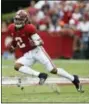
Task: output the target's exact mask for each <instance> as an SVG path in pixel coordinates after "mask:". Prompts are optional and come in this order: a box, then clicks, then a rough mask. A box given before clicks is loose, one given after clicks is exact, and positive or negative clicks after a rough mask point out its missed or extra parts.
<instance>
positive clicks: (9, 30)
mask: <svg viewBox="0 0 89 104" xmlns="http://www.w3.org/2000/svg"><path fill="white" fill-rule="evenodd" d="M12 33H13V24H10V25H9V26H8V36H9V37H11V38H12V42H11V46H13V47H16V42H15V40H14V37H13V34H12Z"/></svg>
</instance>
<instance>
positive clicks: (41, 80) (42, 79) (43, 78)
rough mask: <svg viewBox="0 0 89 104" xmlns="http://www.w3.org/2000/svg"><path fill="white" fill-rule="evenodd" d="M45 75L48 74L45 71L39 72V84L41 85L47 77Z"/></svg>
mask: <svg viewBox="0 0 89 104" xmlns="http://www.w3.org/2000/svg"><path fill="white" fill-rule="evenodd" d="M47 77H48V75H47V74H46V73H40V74H39V78H40V81H39V84H40V85H43V84H44V82H45V80H46V79H47Z"/></svg>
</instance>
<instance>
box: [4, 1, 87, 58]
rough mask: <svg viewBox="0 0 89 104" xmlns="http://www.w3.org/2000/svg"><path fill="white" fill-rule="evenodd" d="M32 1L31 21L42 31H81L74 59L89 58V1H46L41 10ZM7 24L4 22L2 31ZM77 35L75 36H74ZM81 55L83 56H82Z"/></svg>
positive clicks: (29, 11)
mask: <svg viewBox="0 0 89 104" xmlns="http://www.w3.org/2000/svg"><path fill="white" fill-rule="evenodd" d="M35 4H36V2H35V0H32V1H31V3H30V5H29V7H28V9H27V12H28V14H29V17H30V21H31V22H32V23H33V24H34V25H35V26H37V28H38V29H39V30H40V31H49V32H54V31H56V32H59V31H61V30H64V29H65V30H66V29H67V30H68V29H70V30H72V31H76V30H79V31H80V32H81V33H82V35H81V36H80V37H79V36H77V35H76V36H74V48H73V49H74V53H75V54H74V56H73V57H74V58H79V56H81V58H84V59H85V58H87V57H89V1H88V0H78V1H77V0H76V1H73V0H70V1H68V0H62V1H59V0H57V1H56V0H55V1H48V0H45V1H44V4H43V5H42V6H41V8H36V7H35ZM6 26H7V24H6V23H5V22H2V31H6V29H7V28H6ZM74 35H75V34H74ZM80 54H81V55H80Z"/></svg>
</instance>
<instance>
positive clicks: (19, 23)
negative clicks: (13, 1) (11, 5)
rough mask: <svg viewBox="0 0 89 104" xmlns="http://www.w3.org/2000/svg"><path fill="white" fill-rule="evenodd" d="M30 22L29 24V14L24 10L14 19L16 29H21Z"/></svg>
mask: <svg viewBox="0 0 89 104" xmlns="http://www.w3.org/2000/svg"><path fill="white" fill-rule="evenodd" d="M28 22H29V16H28V13H27V12H26V11H24V10H19V11H17V13H16V15H15V18H14V23H15V26H16V28H21V27H23V26H24V25H25V24H26V23H28Z"/></svg>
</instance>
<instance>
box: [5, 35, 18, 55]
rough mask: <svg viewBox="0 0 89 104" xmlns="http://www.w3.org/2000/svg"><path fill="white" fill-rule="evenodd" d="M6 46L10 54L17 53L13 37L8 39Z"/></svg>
mask: <svg viewBox="0 0 89 104" xmlns="http://www.w3.org/2000/svg"><path fill="white" fill-rule="evenodd" d="M5 46H6V48H7V49H8V51H9V52H10V53H13V52H14V51H15V48H16V44H15V41H14V40H13V38H12V37H11V36H8V37H6V39H5Z"/></svg>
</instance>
